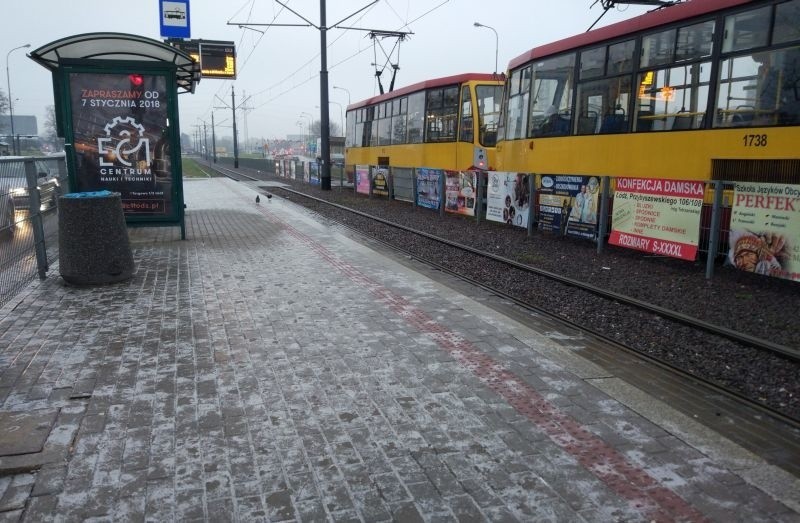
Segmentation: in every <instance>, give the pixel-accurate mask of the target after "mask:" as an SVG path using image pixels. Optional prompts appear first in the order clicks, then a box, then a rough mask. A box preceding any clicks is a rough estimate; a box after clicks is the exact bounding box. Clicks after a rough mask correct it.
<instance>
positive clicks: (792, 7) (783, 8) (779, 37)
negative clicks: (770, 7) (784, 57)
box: [772, 0, 800, 44]
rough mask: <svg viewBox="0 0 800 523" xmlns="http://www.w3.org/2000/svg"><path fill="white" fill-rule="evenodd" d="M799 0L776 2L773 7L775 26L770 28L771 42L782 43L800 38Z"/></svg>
mask: <svg viewBox="0 0 800 523" xmlns="http://www.w3.org/2000/svg"><path fill="white" fill-rule="evenodd" d="M798 20H800V0H792V1H791V2H785V3H783V4H778V5H777V7H776V8H775V27H774V29H773V30H772V43H773V44H783V43H786V42H793V41H795V40H800V25H798V23H797V21H798Z"/></svg>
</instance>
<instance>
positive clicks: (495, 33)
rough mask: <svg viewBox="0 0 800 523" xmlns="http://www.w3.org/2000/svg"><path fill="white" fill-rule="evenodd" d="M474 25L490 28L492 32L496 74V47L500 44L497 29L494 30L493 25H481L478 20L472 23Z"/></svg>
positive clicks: (495, 72) (495, 71)
mask: <svg viewBox="0 0 800 523" xmlns="http://www.w3.org/2000/svg"><path fill="white" fill-rule="evenodd" d="M473 25H474V26H475V27H485V28H486V29H491V30H492V31H493V32H494V74H497V48H498V47H499V44H500V38H498V36H497V31H495V30H494V27H489V26H488V25H483V24H482V23H480V22H475V23H474V24H473Z"/></svg>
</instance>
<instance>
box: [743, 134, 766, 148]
mask: <svg viewBox="0 0 800 523" xmlns="http://www.w3.org/2000/svg"><path fill="white" fill-rule="evenodd" d="M742 141H743V142H744V146H745V147H766V146H767V135H766V134H746V135H744V136H743V137H742Z"/></svg>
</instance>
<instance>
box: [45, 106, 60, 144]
mask: <svg viewBox="0 0 800 523" xmlns="http://www.w3.org/2000/svg"><path fill="white" fill-rule="evenodd" d="M42 140H43V141H44V142H45V143H46V144H49V145H51V146H52V147H54V148H56V149H58V148H60V145H61V141H60V140H59V138H58V131H57V127H56V106H55V105H48V106H47V107H46V108H45V115H44V133H43V134H42Z"/></svg>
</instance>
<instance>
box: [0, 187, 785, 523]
mask: <svg viewBox="0 0 800 523" xmlns="http://www.w3.org/2000/svg"><path fill="white" fill-rule="evenodd" d="M185 193H186V201H187V205H188V209H187V215H186V220H187V222H186V227H187V239H186V240H183V241H181V240H180V237H179V231H177V230H176V228H141V229H131V230H130V238H131V242H132V247H133V251H134V257H135V261H136V265H137V267H136V274H135V275H134V277H133V279H131V280H130V281H128V282H125V283H122V284H116V285H110V286H102V287H86V288H79V287H70V286H67V285H66V284H65V283H64V282H63V281H62V280H61V278H59V277H58V272H57V271H58V269H57V267H55V268H54V269H53V270H52V271H51V273H50V276H49V277H48V278H47V279H46V280H45V281H42V282H36V283H35V284H33V285H31V286H30V287H29V288H27V289H25V290H24V291H23V292H22V293H21V294H20V295H19V296H18V297H17V298H16V299H15V300H12V302H11V303H9V304H8V305H7V306H5V307H4V308H3V309H0V373H1V374H0V401H2V404H1V405H0V432H1V433H2V434H0V521H145V520H147V521H173V520H174V521H326V520H328V521H569V522H573V521H602V522H606V521H726V522H727V521H748V522H749V521H800V480H798V478H796V477H794V476H792V475H790V474H788V473H786V472H785V471H783V470H781V469H780V468H777V467H775V466H772V465H769V464H767V463H765V462H764V461H763V460H761V459H759V458H758V457H756V456H754V455H753V454H751V453H749V452H747V451H745V450H743V449H741V448H739V447H737V446H736V445H734V444H732V443H730V442H729V441H727V440H726V439H725V438H724V435H719V434H716V433H714V432H711V431H709V430H707V429H704V428H703V427H702V426H700V425H699V424H698V423H696V421H695V420H692V419H691V418H687V417H686V416H683V415H681V414H679V413H676V412H673V411H672V410H671V409H670V408H669V407H668V406H667V405H665V404H663V403H660V402H659V401H657V400H654V399H652V398H650V397H648V396H647V395H646V394H644V393H642V392H641V391H639V390H638V389H636V388H634V387H632V386H630V385H628V384H626V383H625V382H623V381H622V380H620V379H619V378H617V377H615V376H613V375H609V373H608V371H606V370H604V369H601V368H599V367H597V366H595V365H593V364H591V363H589V362H587V361H585V360H583V359H582V358H580V356H579V355H578V354H577V353H578V352H580V350H579V349H580V347H579V344H580V343H581V340H580V339H575V338H573V337H569V336H563V335H560V334H559V333H558V332H553V330H552V324H551V323H550V322H542V323H541V324H540V325H538V326H537V325H536V324H535V322H534V323H533V324H531V323H530V322H526V324H524V325H523V324H521V323H519V322H517V321H516V320H515V319H512V318H510V317H507V316H504V315H503V314H500V313H499V312H498V311H497V310H495V309H494V308H490V307H488V306H486V304H485V303H482V302H481V300H476V299H473V298H472V297H468V296H465V295H463V294H461V293H458V292H456V291H455V290H454V289H453V288H451V287H449V286H446V285H444V284H443V283H442V282H441V281H436V280H434V279H431V278H430V277H429V274H426V273H424V272H418V271H416V270H412V268H411V267H410V265H409V264H408V263H404V262H403V260H402V259H401V258H395V257H393V256H390V255H386V254H385V253H382V252H379V251H378V250H375V249H373V248H370V247H369V246H367V245H365V244H363V243H359V242H356V241H354V240H353V239H352V238H350V237H348V236H346V235H344V234H342V233H341V232H340V231H338V230H336V229H335V228H331V227H330V226H328V225H326V224H324V223H322V222H320V221H317V220H314V219H313V218H311V217H310V216H309V214H308V213H307V212H306V211H305V210H303V209H301V208H299V207H296V206H295V205H294V204H292V203H290V202H287V201H284V200H281V199H279V198H272V199H271V200H270V201H266V200H265V199H264V198H262V199H261V203H260V204H256V203H255V195H256V192H255V189H254V188H253V187H251V186H249V185H246V184H243V183H237V182H233V181H230V180H224V179H211V180H193V181H187V182H186V183H185Z"/></svg>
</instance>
